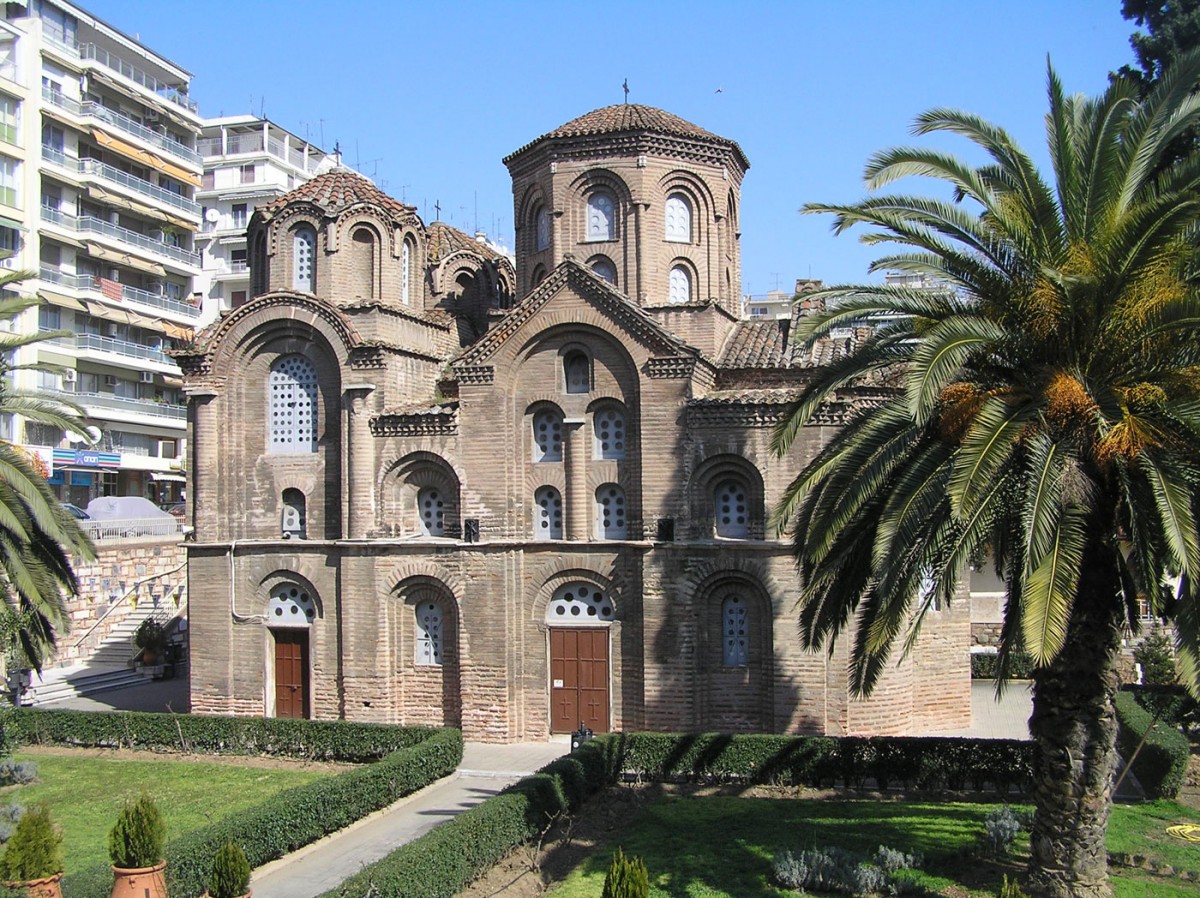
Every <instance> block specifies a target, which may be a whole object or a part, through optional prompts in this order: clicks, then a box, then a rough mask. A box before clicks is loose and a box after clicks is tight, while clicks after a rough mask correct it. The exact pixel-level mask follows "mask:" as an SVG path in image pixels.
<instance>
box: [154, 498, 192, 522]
mask: <svg viewBox="0 0 1200 898" xmlns="http://www.w3.org/2000/svg"><path fill="white" fill-rule="evenodd" d="M160 507H161V508H162V510H163V511H165V512H166V513H167V514H169V515H170V516H171V517H173V518H175V520H177V521H182V520H185V519H186V518H187V503H186V502H170V503H168V504H167V505H162V506H160Z"/></svg>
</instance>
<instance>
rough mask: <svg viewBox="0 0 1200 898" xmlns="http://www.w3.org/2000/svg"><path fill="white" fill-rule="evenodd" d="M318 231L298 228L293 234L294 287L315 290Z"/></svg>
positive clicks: (295, 288)
mask: <svg viewBox="0 0 1200 898" xmlns="http://www.w3.org/2000/svg"><path fill="white" fill-rule="evenodd" d="M316 255H317V232H316V231H314V230H313V229H312V228H310V227H302V228H297V229H296V231H295V233H294V234H293V235H292V289H293V290H299V291H302V292H304V293H312V292H313V284H315V283H316V267H317V266H316Z"/></svg>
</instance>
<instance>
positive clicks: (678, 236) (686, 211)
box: [664, 193, 692, 243]
mask: <svg viewBox="0 0 1200 898" xmlns="http://www.w3.org/2000/svg"><path fill="white" fill-rule="evenodd" d="M664 211H665V213H666V232H667V233H666V237H667V239H668V240H670V241H671V242H672V243H690V242H691V239H692V204H691V203H689V202H688V199H687V197H686V196H684V195H683V194H682V193H672V194H671V195H670V196H669V197H667V205H666V208H665V210H664Z"/></svg>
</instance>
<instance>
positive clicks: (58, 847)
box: [0, 804, 63, 882]
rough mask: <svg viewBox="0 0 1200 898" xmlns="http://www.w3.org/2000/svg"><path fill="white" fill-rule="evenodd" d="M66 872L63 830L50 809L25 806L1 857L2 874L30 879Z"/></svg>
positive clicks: (9, 877)
mask: <svg viewBox="0 0 1200 898" xmlns="http://www.w3.org/2000/svg"><path fill="white" fill-rule="evenodd" d="M62 872H63V853H62V833H61V832H59V831H58V828H57V827H56V826H55V825H54V821H53V820H51V819H50V809H49V808H47V807H46V806H45V805H44V804H35V805H33V806H32V807H30V808H28V809H26V811H25V813H23V814H22V815H21V819H20V820H18V821H17V826H16V829H15V830H13V834H12V836H11V838H9V840H8V842H7V843H5V846H4V855H3V856H2V857H0V877H2V878H3V879H5V880H7V881H9V882H29V881H31V880H34V879H45V878H46V877H49V876H54V875H55V874H57V873H62Z"/></svg>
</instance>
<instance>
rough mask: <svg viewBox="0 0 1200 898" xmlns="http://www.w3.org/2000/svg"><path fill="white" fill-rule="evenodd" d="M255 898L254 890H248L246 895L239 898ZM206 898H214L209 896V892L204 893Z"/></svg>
mask: <svg viewBox="0 0 1200 898" xmlns="http://www.w3.org/2000/svg"><path fill="white" fill-rule="evenodd" d="M253 896H254V890H253V889H247V890H246V894H245V895H241V896H239V898H253ZM204 898H212V896H211V895H209V894H208V892H205V893H204Z"/></svg>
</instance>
